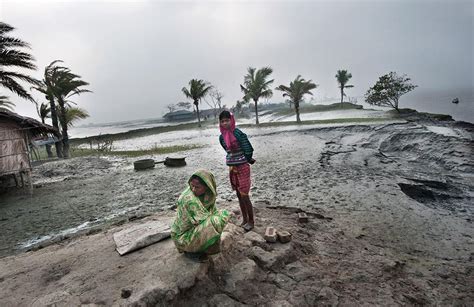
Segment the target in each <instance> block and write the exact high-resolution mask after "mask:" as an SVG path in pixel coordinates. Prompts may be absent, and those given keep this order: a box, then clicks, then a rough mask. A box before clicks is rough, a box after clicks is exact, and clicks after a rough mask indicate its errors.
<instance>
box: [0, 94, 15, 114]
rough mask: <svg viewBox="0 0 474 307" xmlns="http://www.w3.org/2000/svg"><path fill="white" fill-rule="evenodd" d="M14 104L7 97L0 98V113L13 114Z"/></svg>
mask: <svg viewBox="0 0 474 307" xmlns="http://www.w3.org/2000/svg"><path fill="white" fill-rule="evenodd" d="M14 106H15V104H14V103H13V102H11V101H10V100H8V96H3V95H1V96H0V111H10V112H13V107H14Z"/></svg>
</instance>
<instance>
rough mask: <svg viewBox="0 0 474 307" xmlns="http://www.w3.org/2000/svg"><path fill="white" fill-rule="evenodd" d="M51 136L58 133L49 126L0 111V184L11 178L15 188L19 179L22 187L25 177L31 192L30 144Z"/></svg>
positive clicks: (56, 135)
mask: <svg viewBox="0 0 474 307" xmlns="http://www.w3.org/2000/svg"><path fill="white" fill-rule="evenodd" d="M51 136H54V137H59V133H58V131H57V130H56V129H54V128H53V127H51V126H49V125H46V124H43V123H41V122H39V121H37V120H35V119H33V118H29V117H24V116H21V115H19V114H16V113H13V112H10V111H7V110H2V111H0V179H2V180H1V181H0V184H1V183H2V182H5V181H6V179H5V178H6V177H9V176H12V177H13V178H14V179H15V183H16V185H17V186H19V179H21V185H22V186H24V185H25V183H24V178H23V176H24V175H26V176H27V177H28V182H29V185H30V191H32V188H33V187H32V184H31V160H30V158H31V155H30V144H31V143H32V141H33V140H34V139H38V138H42V137H46V138H47V137H51ZM7 182H8V181H7Z"/></svg>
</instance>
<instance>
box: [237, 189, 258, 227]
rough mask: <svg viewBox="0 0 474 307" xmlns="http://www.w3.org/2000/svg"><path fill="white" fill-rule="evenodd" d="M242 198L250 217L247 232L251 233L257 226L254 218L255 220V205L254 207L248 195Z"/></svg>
mask: <svg viewBox="0 0 474 307" xmlns="http://www.w3.org/2000/svg"><path fill="white" fill-rule="evenodd" d="M240 197H241V198H242V202H243V203H244V207H245V210H246V212H247V216H248V223H247V225H246V226H247V227H244V228H245V230H247V231H249V230H251V229H253V227H254V225H255V221H254V218H253V205H252V202H251V201H250V197H249V196H248V195H241V196H240Z"/></svg>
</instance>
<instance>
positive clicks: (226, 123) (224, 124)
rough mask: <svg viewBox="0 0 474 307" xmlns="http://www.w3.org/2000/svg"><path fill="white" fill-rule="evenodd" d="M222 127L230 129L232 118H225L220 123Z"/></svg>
mask: <svg viewBox="0 0 474 307" xmlns="http://www.w3.org/2000/svg"><path fill="white" fill-rule="evenodd" d="M220 123H221V127H222V128H224V129H230V118H223V119H221V121H220Z"/></svg>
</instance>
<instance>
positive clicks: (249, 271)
mask: <svg viewBox="0 0 474 307" xmlns="http://www.w3.org/2000/svg"><path fill="white" fill-rule="evenodd" d="M257 269H258V268H257V265H256V264H255V261H253V260H251V259H248V258H246V259H244V260H242V261H241V262H239V263H237V264H236V265H234V266H233V267H232V268H231V269H230V271H229V273H228V274H226V275H225V276H224V278H225V280H224V281H225V287H224V290H225V291H226V292H229V293H235V291H237V290H238V286H239V284H244V283H246V282H247V281H249V280H252V279H254V278H255V275H256V272H257Z"/></svg>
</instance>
